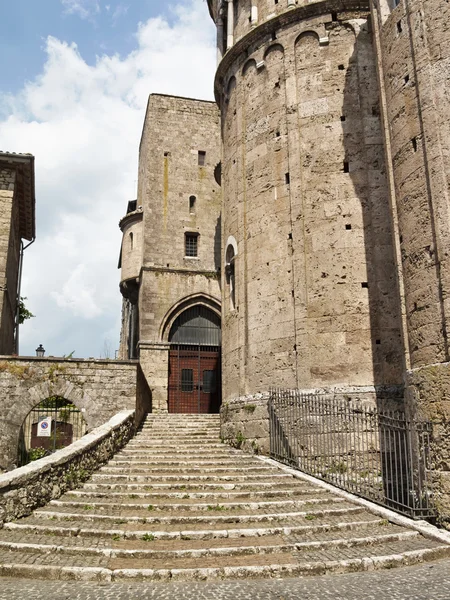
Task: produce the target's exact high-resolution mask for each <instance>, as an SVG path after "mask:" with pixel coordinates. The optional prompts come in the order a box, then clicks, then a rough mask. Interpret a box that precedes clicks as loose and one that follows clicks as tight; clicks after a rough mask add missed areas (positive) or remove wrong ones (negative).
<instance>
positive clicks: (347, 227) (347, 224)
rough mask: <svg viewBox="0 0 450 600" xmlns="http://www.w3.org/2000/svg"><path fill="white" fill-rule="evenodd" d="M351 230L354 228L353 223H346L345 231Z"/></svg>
mask: <svg viewBox="0 0 450 600" xmlns="http://www.w3.org/2000/svg"><path fill="white" fill-rule="evenodd" d="M351 228H352V225H351V223H346V224H345V229H347V231H350V229H351Z"/></svg>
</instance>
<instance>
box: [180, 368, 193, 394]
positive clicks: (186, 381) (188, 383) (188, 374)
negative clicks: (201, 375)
mask: <svg viewBox="0 0 450 600" xmlns="http://www.w3.org/2000/svg"><path fill="white" fill-rule="evenodd" d="M181 391H182V392H193V391H194V370H193V369H181Z"/></svg>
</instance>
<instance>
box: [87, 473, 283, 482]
mask: <svg viewBox="0 0 450 600" xmlns="http://www.w3.org/2000/svg"><path fill="white" fill-rule="evenodd" d="M268 479H270V483H271V484H272V485H276V484H277V482H279V481H280V482H282V481H283V480H284V481H286V480H287V481H289V480H290V479H292V476H291V475H287V474H286V473H273V474H271V475H270V478H268V476H267V474H265V473H261V474H257V473H251V474H248V475H244V474H242V473H234V472H230V473H227V474H222V475H214V474H213V473H212V474H210V475H196V474H191V475H187V474H181V473H180V474H170V473H160V474H158V475H157V474H154V475H128V474H121V475H119V474H116V475H113V474H111V473H94V474H93V475H92V478H91V481H92V482H96V483H97V482H103V483H118V482H121V481H122V482H128V481H129V482H133V481H135V482H141V483H144V482H148V483H149V484H151V483H152V482H158V481H159V482H162V481H167V482H168V481H171V482H175V481H176V482H179V481H211V482H212V481H219V482H226V481H233V482H235V481H246V482H247V481H249V482H251V481H261V480H268Z"/></svg>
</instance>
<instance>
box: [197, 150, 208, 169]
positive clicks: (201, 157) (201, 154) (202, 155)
mask: <svg viewBox="0 0 450 600" xmlns="http://www.w3.org/2000/svg"><path fill="white" fill-rule="evenodd" d="M205 163H206V152H205V151H204V150H199V151H198V166H199V167H204V166H205Z"/></svg>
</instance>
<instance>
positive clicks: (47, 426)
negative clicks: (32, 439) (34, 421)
mask: <svg viewBox="0 0 450 600" xmlns="http://www.w3.org/2000/svg"><path fill="white" fill-rule="evenodd" d="M51 431H52V418H51V417H42V418H41V419H39V423H38V426H37V432H36V435H37V437H50V434H51Z"/></svg>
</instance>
